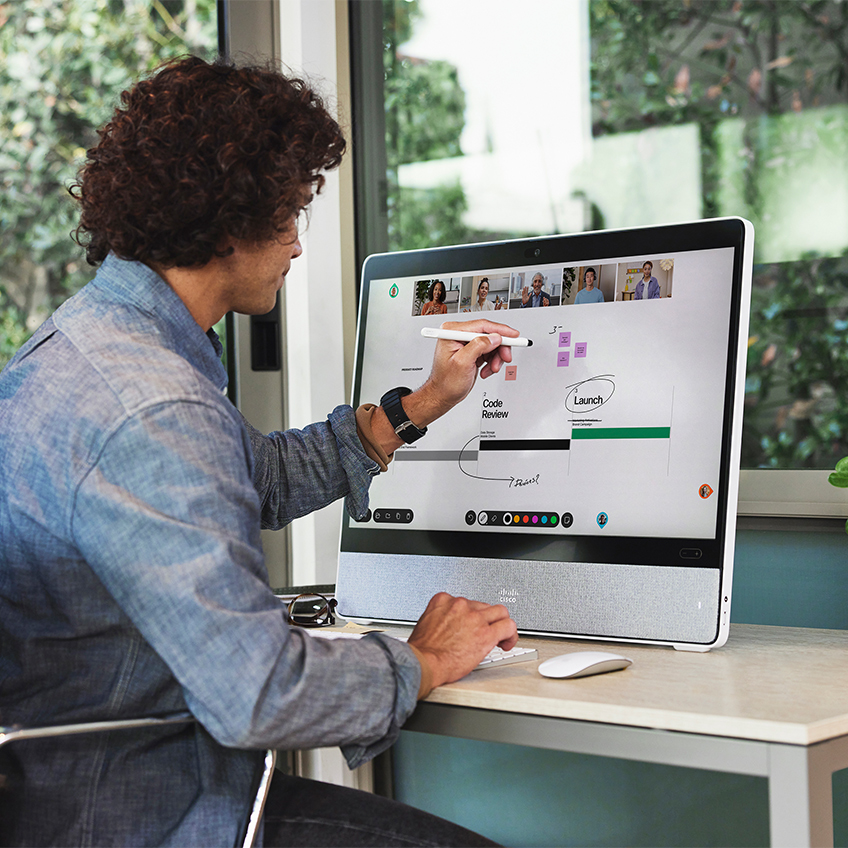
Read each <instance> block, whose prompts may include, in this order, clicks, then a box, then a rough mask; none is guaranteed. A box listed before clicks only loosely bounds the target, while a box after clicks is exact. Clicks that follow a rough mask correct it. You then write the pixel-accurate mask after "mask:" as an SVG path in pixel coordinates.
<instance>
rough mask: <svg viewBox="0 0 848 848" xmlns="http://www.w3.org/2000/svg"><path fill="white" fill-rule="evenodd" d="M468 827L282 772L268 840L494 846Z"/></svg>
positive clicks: (279, 846) (376, 846)
mask: <svg viewBox="0 0 848 848" xmlns="http://www.w3.org/2000/svg"><path fill="white" fill-rule="evenodd" d="M495 844H496V843H494V842H490V841H489V840H488V839H485V838H484V837H482V836H479V835H478V834H476V833H472V832H471V831H470V830H466V829H465V828H464V827H459V825H455V824H452V823H451V822H449V821H445V820H444V819H440V818H437V817H436V816H432V815H430V814H429V813H424V812H422V811H421V810H416V809H415V808H414V807H408V806H407V805H406V804H401V803H399V802H398V801H390V800H389V799H388V798H383V797H381V796H379V795H371V794H369V793H367V792H360V791H359V790H357V789H347V788H345V787H342V786H334V785H331V784H328V783H320V782H318V781H315V780H306V779H305V778H303V777H291V776H290V775H286V774H282V773H281V772H279V771H278V772H276V773H275V774H274V779H273V780H272V781H271V789H270V792H269V793H268V801H267V803H266V805H265V845H266V846H269V848H271V846H274V848H283V846H297V848H313V846H321V847H322V848H330V846H340V848H341V846H344V848H360V846H371V847H372V848H380V846H398V847H399V848H402V846H410V845H423V846H455V848H471V846H492V845H495Z"/></svg>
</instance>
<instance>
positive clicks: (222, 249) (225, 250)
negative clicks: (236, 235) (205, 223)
mask: <svg viewBox="0 0 848 848" xmlns="http://www.w3.org/2000/svg"><path fill="white" fill-rule="evenodd" d="M235 252H236V241H235V239H233V238H231V237H230V236H228V235H226V236H222V237H221V238H220V239H219V240H218V244H216V245H215V257H216V258H217V259H227V258H228V257H230V256H232V255H233V254H234V253H235Z"/></svg>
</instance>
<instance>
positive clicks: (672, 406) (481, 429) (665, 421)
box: [340, 221, 747, 635]
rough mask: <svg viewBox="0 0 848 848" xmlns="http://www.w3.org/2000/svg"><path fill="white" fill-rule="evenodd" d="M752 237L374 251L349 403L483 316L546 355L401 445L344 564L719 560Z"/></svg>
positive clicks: (416, 367) (734, 234) (659, 234)
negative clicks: (371, 560) (454, 325)
mask: <svg viewBox="0 0 848 848" xmlns="http://www.w3.org/2000/svg"><path fill="white" fill-rule="evenodd" d="M743 232H744V228H743V225H742V223H741V222H738V221H730V222H728V221H724V222H703V223H700V224H695V225H689V226H688V228H687V227H686V226H683V227H677V228H676V227H666V228H649V229H646V230H632V231H624V232H620V233H617V234H615V233H599V234H590V235H584V236H579V237H554V238H551V239H549V240H538V241H537V242H525V241H519V242H512V243H501V244H500V245H491V246H482V245H476V246H467V247H465V248H447V249H444V250H442V251H438V250H434V251H423V252H416V253H410V254H396V255H386V256H378V257H374V258H372V259H369V261H368V263H367V264H366V272H365V279H364V286H363V289H362V292H361V298H362V303H361V308H360V322H361V327H360V339H359V345H360V346H359V349H358V352H357V367H356V381H355V397H354V403H360V402H366V401H372V402H376V401H377V400H378V399H379V398H380V397H381V395H382V394H383V393H384V392H385V391H386V390H387V389H389V388H391V387H393V386H407V387H409V388H412V389H414V388H416V387H418V386H419V385H421V383H422V382H423V381H424V380H425V379H426V377H427V375H428V374H429V370H430V366H431V363H432V359H433V352H434V345H435V344H436V343H437V342H436V341H434V340H433V339H431V338H428V337H426V336H423V335H422V333H421V330H422V329H423V328H438V327H440V326H441V324H442V323H443V322H445V321H459V322H462V321H467V320H472V319H475V318H479V317H485V318H489V319H491V320H493V321H498V322H502V323H505V324H508V325H510V326H512V327H514V328H515V329H517V330H518V331H519V333H520V335H521V336H522V337H524V338H527V339H529V340H530V341H531V342H532V346H527V347H514V348H513V358H512V362H511V363H509V364H507V365H505V366H504V367H503V368H502V369H501V371H500V372H499V373H498V374H496V375H494V376H492V377H490V378H488V379H486V380H482V379H478V380H477V382H476V384H475V386H474V388H473V390H472V392H471V394H470V395H469V396H468V397H467V398H466V399H465V400H464V401H463V402H462V403H461V404H459V405H458V406H456V407H454V409H452V410H451V411H450V412H449V413H448V414H447V415H445V416H444V417H443V418H441V419H440V420H438V421H437V422H435V423H434V424H433V425H432V426H431V427H430V429H429V431H428V433H427V435H426V436H425V437H424V438H422V439H420V440H419V441H417V442H415V443H414V444H411V445H405V446H403V447H401V448H400V449H398V450H397V451H396V452H395V455H394V461H393V462H392V463H391V464H390V466H389V470H388V471H387V472H385V473H382V474H380V475H379V476H378V477H377V478H376V479H375V480H374V482H373V484H372V488H371V510H370V513H369V515H368V516H367V517H366V519H365V520H363V521H359V522H356V521H353V520H352V519H350V518H347V519H346V520H345V522H344V527H343V536H342V561H343V562H344V559H345V556H346V553H349V554H351V555H355V554H357V553H363V554H365V553H367V554H385V555H392V554H396V555H411V556H412V557H413V559H411V560H410V561H409V567H410V569H412V572H413V573H414V571H415V569H416V568H424V567H425V566H424V565H423V564H422V563H419V565H417V566H416V565H415V560H414V558H415V556H416V555H418V556H424V557H447V558H449V559H450V558H455V559H457V561H458V562H459V561H461V563H462V564H461V566H458V567H459V568H460V570H461V571H464V570H468V569H470V570H471V571H473V570H474V569H475V565H474V563H475V562H477V561H479V563H480V571H481V573H484V574H485V572H486V570H487V565H486V563H487V562H489V561H492V560H497V561H498V562H499V568H501V570H502V568H503V563H507V564H509V563H514V564H515V565H514V567H515V571H516V573H517V574H518V573H520V572H521V570H522V568H521V565H520V563H521V562H524V561H544V562H546V563H555V562H562V563H563V564H564V565H563V568H564V569H565V570H567V569H568V567H569V566H568V564H574V563H603V564H606V565H615V564H619V565H628V566H634V565H650V566H664V567H675V566H678V565H680V566H683V567H686V568H689V567H697V568H705V567H706V568H715V569H721V568H722V565H723V559H724V558H725V555H726V543H727V542H728V539H727V535H728V534H727V533H726V530H727V526H726V524H727V516H728V506H729V505H730V506H731V507H732V508H735V497H736V490H735V486H736V473H735V467H734V461H733V459H732V445H733V439H734V438H735V436H736V435H738V434H736V433H735V431H734V420H735V419H737V418H738V413H739V408H738V389H739V366H740V360H739V353H740V337H739V334H740V331H742V328H743V324H744V325H746V322H747V311H746V309H747V300H746V298H747V295H744V296H743V295H742V293H741V288H742V286H743V280H742V278H743V276H744V274H743V264H744V263H743V256H742V252H743V248H742V244H741V241H742V235H743ZM534 245H535V246H534ZM369 266H370V267H369ZM731 502H732V503H731ZM730 544H731V545H732V541H731V542H730ZM507 567H508V565H507ZM340 581H341V582H342V583H343V584H344V582H345V581H344V567H343V568H342V571H341V572H340ZM518 582H520V581H518ZM471 583H472V584H473V583H474V581H473V580H472V581H471ZM720 584H721V579H719V580H718V585H720ZM496 594H497V593H496ZM520 625H521V622H519V626H520ZM578 635H579V634H578ZM601 635H603V634H601Z"/></svg>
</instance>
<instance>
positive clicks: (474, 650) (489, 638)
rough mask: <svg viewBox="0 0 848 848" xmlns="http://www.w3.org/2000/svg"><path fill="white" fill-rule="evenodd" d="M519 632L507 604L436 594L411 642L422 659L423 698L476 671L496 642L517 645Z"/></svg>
mask: <svg viewBox="0 0 848 848" xmlns="http://www.w3.org/2000/svg"><path fill="white" fill-rule="evenodd" d="M517 641H518V632H517V629H516V626H515V622H514V621H513V620H512V619H511V618H510V617H509V611H508V610H507V608H506V607H504V606H502V605H500V604H497V605H496V606H491V605H490V604H484V603H483V602H482V601H469V600H468V599H467V598H455V597H453V596H452V595H448V594H447V592H440V593H439V594H438V595H434V596H433V598H432V599H431V600H430V603H429V604H427V609H426V610H424V614H423V615H422V616H421V618H420V619H419V620H418V624H416V625H415V629H414V630H413V631H412V634H411V635H410V637H409V644H410V645H411V646H412V647H413V648H414V649H415V653H416V656H417V657H418V660H419V662H420V663H421V688H420V689H419V692H418V697H419V698H425V697H426V696H427V695H428V694H429V692H430V690H431V689H434V688H435V687H436V686H441V685H442V684H443V683H453V681H454V680H459V679H460V678H461V677H465V675H466V674H468V673H469V672H471V671H473V670H474V669H475V668H476V667H477V664H478V663H479V662H480V660H482V659H483V657H485V656H486V654H488V653H489V651H491V650H492V648H494V647H495V646H496V645H497V646H499V647H501V648H503V649H504V650H505V651H508V650H510V649H511V648H513V647H515V643H516V642H517Z"/></svg>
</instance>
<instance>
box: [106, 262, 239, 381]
mask: <svg viewBox="0 0 848 848" xmlns="http://www.w3.org/2000/svg"><path fill="white" fill-rule="evenodd" d="M92 285H94V286H96V287H98V288H100V289H102V290H104V291H105V292H107V293H108V294H109V295H110V296H111V297H112V298H113V299H114V300H116V301H117V302H118V303H123V304H127V305H128V306H134V307H135V308H137V309H139V310H141V311H142V312H145V313H147V314H148V315H149V316H150V317H152V318H153V319H154V321H155V322H156V324H157V326H158V327H159V328H160V330H161V331H162V332H163V333H164V335H165V337H166V338H167V340H168V346H169V347H170V348H172V349H173V350H174V351H176V352H177V353H178V354H179V355H180V356H182V357H183V358H184V359H186V360H187V361H188V362H190V363H191V364H192V365H194V367H195V368H197V369H198V370H199V371H200V372H201V373H202V374H203V375H204V376H205V377H206V378H207V379H209V380H211V381H212V382H213V383H214V384H215V385H216V386H217V387H218V388H219V389H220V390H221V391H223V390H224V389H225V388H226V386H227V371H226V369H225V368H224V365H223V363H222V362H221V355H222V354H223V352H224V349H223V346H222V345H221V341H220V339H219V338H218V334H217V333H216V332H215V331H214V330H209V332H208V333H205V332H204V331H203V328H202V327H201V326H200V325H199V324H198V323H197V321H195V320H194V318H193V317H192V315H191V313H190V312H189V311H188V307H187V306H186V305H185V304H184V303H183V301H182V300H181V299H180V297H179V295H178V294H177V293H176V292H175V291H174V290H173V289H172V288H171V287H170V286H169V285H168V283H167V282H165V280H163V279H162V277H160V276H159V275H158V274H157V273H156V272H155V271H154V270H153V269H152V268H149V267H148V266H147V265H145V264H144V263H142V262H135V261H132V260H127V259H119V258H118V257H117V256H115V254H114V253H110V254H109V255H108V256H107V257H106V259H105V260H104V261H103V264H102V265H101V266H100V269H99V270H98V272H97V276H95V278H94V280H92Z"/></svg>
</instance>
